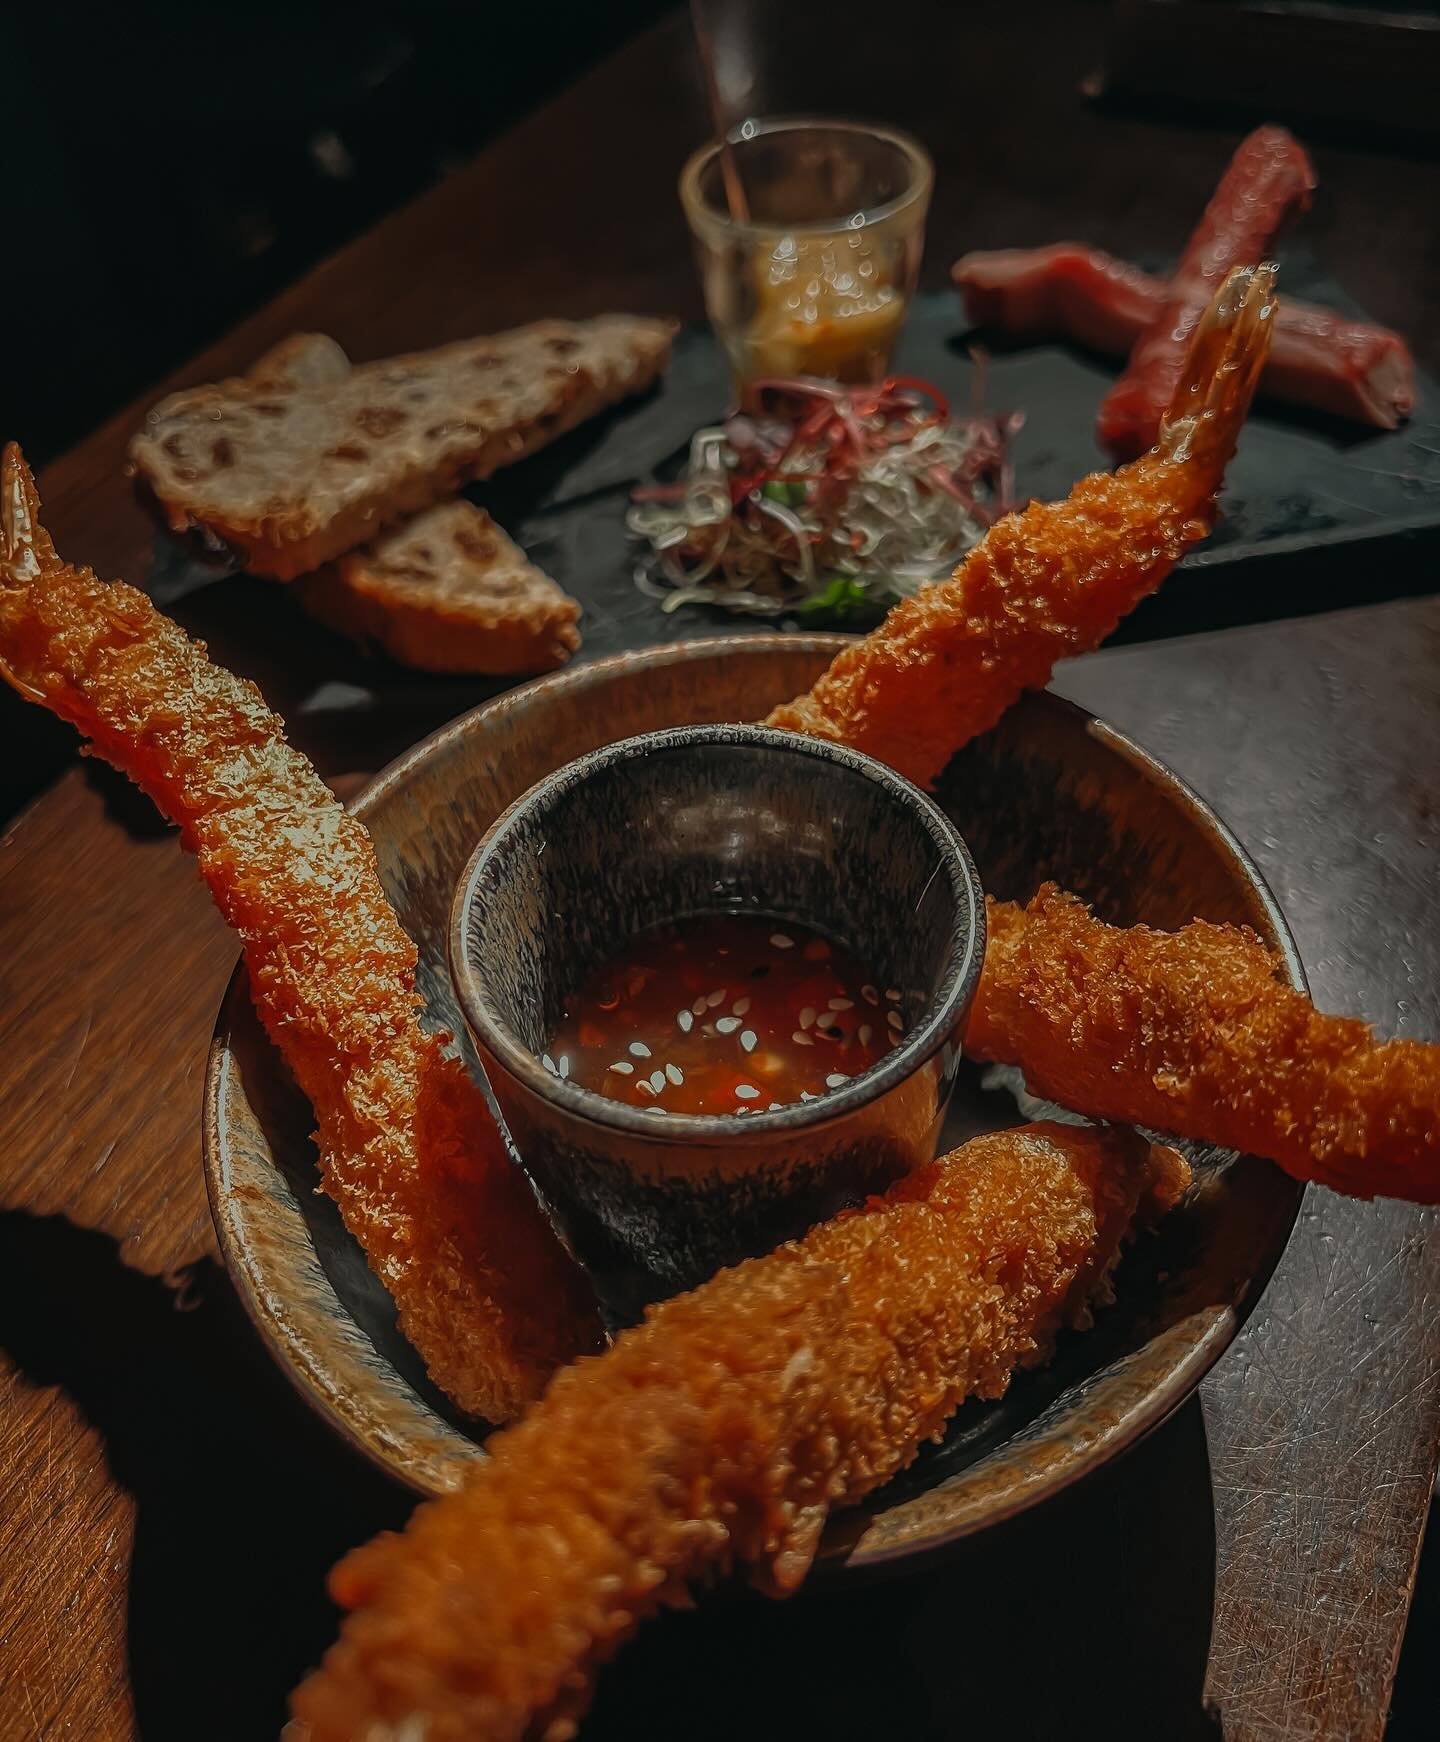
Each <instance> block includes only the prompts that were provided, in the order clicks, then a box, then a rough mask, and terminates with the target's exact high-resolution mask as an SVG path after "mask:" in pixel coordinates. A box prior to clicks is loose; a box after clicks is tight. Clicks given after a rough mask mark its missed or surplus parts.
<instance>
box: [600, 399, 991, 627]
mask: <svg viewBox="0 0 1440 1742" xmlns="http://www.w3.org/2000/svg"><path fill="white" fill-rule="evenodd" d="M750 396H751V401H752V403H753V404H754V405H755V406H756V407H757V409H756V410H755V411H753V412H749V413H745V414H741V415H738V416H735V417H732V418H730V419H729V420H728V421H727V422H725V423H724V424H721V425H717V426H715V427H713V428H710V429H702V430H697V431H696V433H695V435H694V437H693V438H692V440H691V443H690V455H689V461H688V463H687V465H686V467H685V469H684V471H683V472H682V473H681V475H680V477H679V478H677V479H676V480H675V481H674V482H673V483H664V484H647V485H643V486H642V487H640V488H639V489H637V490H635V491H633V492H632V495H631V507H630V510H629V514H628V517H627V520H628V524H629V527H630V530H631V532H632V533H634V534H635V535H636V536H637V537H638V538H640V539H641V540H643V541H644V543H645V544H646V545H647V546H648V549H647V550H646V551H645V552H644V554H643V556H642V557H641V560H640V562H639V564H638V565H637V567H636V571H635V580H636V584H637V585H638V586H639V587H640V588H641V590H642V591H644V592H646V593H649V594H650V595H651V596H652V597H655V598H659V599H661V600H662V601H663V608H664V609H665V610H666V611H673V610H676V609H677V608H678V607H679V606H681V605H684V604H689V603H692V602H699V603H703V604H707V605H719V606H721V607H723V608H724V609H726V610H730V611H739V612H745V613H749V614H752V615H757V616H779V615H782V614H785V613H789V614H792V615H794V616H797V617H801V618H804V619H806V620H808V621H812V622H813V621H820V620H830V621H843V622H855V621H859V620H862V619H866V618H875V617H879V616H880V615H881V614H882V613H883V612H884V611H886V610H888V609H889V607H890V606H891V605H892V604H893V603H894V602H895V600H896V599H898V598H902V597H904V596H905V595H906V594H908V593H913V592H915V591H916V589H917V588H918V587H919V586H921V585H922V584H923V583H924V582H926V581H930V580H934V579H936V578H937V577H939V576H942V575H946V574H948V573H949V572H950V570H951V569H953V568H954V566H955V564H956V563H957V562H958V561H959V560H960V558H961V557H962V556H964V554H965V552H966V551H967V550H969V549H970V547H971V546H972V545H973V544H975V543H976V542H977V541H978V540H979V539H980V538H981V537H982V536H983V535H984V533H985V531H986V529H987V527H989V526H991V525H993V524H994V522H995V521H996V520H997V519H998V518H999V517H1000V515H1002V514H1004V513H1006V512H1007V511H1008V510H1009V508H1010V507H1011V506H1012V505H1013V504H1012V495H1013V489H1014V474H1013V468H1012V466H1011V464H1010V461H1009V458H1008V446H1009V442H1010V439H1011V438H1012V437H1013V436H1014V435H1015V433H1016V432H1017V431H1018V430H1019V428H1020V427H1021V424H1022V422H1023V416H1022V414H1020V413H1018V412H1012V413H1009V414H1007V415H1005V416H998V417H997V416H990V415H987V414H985V413H983V412H979V411H976V412H973V413H971V414H970V415H968V416H958V417H952V415H951V411H950V407H949V405H948V403H947V402H946V400H945V397H944V395H943V394H941V393H940V392H939V391H938V389H936V388H935V387H932V386H931V385H930V384H929V383H928V382H926V381H919V380H916V379H914V378H913V377H911V376H903V375H896V376H891V377H890V378H889V379H888V380H886V381H883V382H882V383H881V384H880V385H879V386H878V387H837V386H835V385H833V384H832V383H830V382H825V381H814V380H810V379H808V378H805V377H797V378H795V379H793V380H767V381H759V382H755V383H753V384H752V385H751V388H750Z"/></svg>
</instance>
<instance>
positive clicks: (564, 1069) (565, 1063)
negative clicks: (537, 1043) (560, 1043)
mask: <svg viewBox="0 0 1440 1742" xmlns="http://www.w3.org/2000/svg"><path fill="white" fill-rule="evenodd" d="M569 1075H570V1054H569V1053H568V1052H562V1053H561V1054H560V1080H561V1082H562V1083H563V1082H564V1080H565V1079H566V1077H568V1076H569Z"/></svg>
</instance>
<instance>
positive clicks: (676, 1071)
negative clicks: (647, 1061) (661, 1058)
mask: <svg viewBox="0 0 1440 1742" xmlns="http://www.w3.org/2000/svg"><path fill="white" fill-rule="evenodd" d="M665 1075H666V1076H667V1077H669V1079H670V1081H671V1082H672V1083H674V1085H675V1087H676V1088H677V1089H678V1088H679V1087H680V1085H681V1083H683V1082H684V1081H685V1073H684V1071H682V1070H681V1069H680V1067H679V1065H666V1067H665Z"/></svg>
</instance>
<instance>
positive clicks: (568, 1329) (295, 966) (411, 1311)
mask: <svg viewBox="0 0 1440 1742" xmlns="http://www.w3.org/2000/svg"><path fill="white" fill-rule="evenodd" d="M0 492H3V494H0V532H3V536H0V673H3V675H4V676H5V677H6V678H8V679H9V681H10V682H11V683H12V684H13V685H14V687H15V688H16V689H17V690H19V692H20V693H21V694H22V695H24V696H26V697H28V698H29V699H30V700H31V701H35V702H39V703H40V704H41V705H42V706H44V707H47V708H49V709H51V710H52V712H54V713H56V714H59V715H60V716H61V717H62V718H63V719H66V720H69V721H70V722H71V723H72V724H73V725H75V726H76V727H78V728H79V730H80V731H81V732H82V733H83V734H84V735H85V736H86V737H87V738H88V739H89V740H90V741H91V743H92V745H93V747H94V749H95V750H96V751H97V752H98V753H99V754H100V755H101V756H103V757H104V758H105V759H106V760H107V761H108V762H113V763H114V764H115V766H116V767H117V768H119V769H120V770H122V772H124V773H125V774H127V775H129V776H130V778H131V779H132V780H133V781H135V782H136V784H137V785H138V786H140V787H141V788H143V790H144V791H145V792H146V793H148V794H149V796H150V797H151V798H152V799H153V800H154V801H155V803H156V804H157V805H158V806H159V807H160V809H161V810H162V811H163V812H164V813H165V814H166V815H167V816H168V817H170V818H171V819H172V820H173V821H174V822H176V823H178V824H179V826H180V830H181V838H182V840H183V841H184V844H185V846H186V847H187V848H189V849H190V851H191V852H193V853H194V854H195V855H196V857H197V858H198V860H199V864H200V871H201V874H202V876H203V877H204V879H205V881H206V883H207V884H208V885H209V887H210V892H211V894H212V895H213V896H214V898H215V901H216V904H217V905H218V906H219V908H220V911H221V913H222V914H223V915H224V916H225V919H226V920H227V921H228V923H229V924H230V925H232V926H233V927H234V928H235V930H236V931H237V932H239V934H240V936H241V938H242V939H243V940H244V944H245V960H246V963H247V966H248V967H249V970H250V985H251V991H252V993H253V995H254V1000H255V1007H256V1009H257V1010H258V1011H259V1014H260V1018H261V1021H262V1022H263V1023H264V1025H265V1028H266V1031H267V1032H268V1033H269V1035H270V1036H271V1038H272V1040H274V1042H275V1044H276V1045H277V1046H278V1047H279V1048H280V1050H281V1052H282V1053H283V1054H284V1056H285V1058H286V1060H287V1061H288V1063H289V1065H290V1067H291V1069H292V1071H293V1072H294V1075H295V1078H296V1081H297V1082H298V1083H299V1085H300V1087H301V1088H302V1089H303V1090H304V1092H305V1093H306V1094H307V1095H308V1096H309V1097H310V1100H311V1103H312V1104H313V1106H314V1109H315V1116H316V1120H317V1122H318V1124H319V1133H318V1140H319V1146H320V1158H321V1177H322V1180H323V1182H324V1186H325V1189H326V1191H327V1192H329V1194H330V1195H331V1196H332V1197H333V1198H334V1199H335V1201H336V1203H337V1204H338V1205H339V1206H340V1212H341V1215H342V1216H343V1217H344V1220H345V1225H346V1227H347V1228H348V1229H349V1230H350V1232H351V1233H352V1234H353V1235H354V1236H355V1238H356V1239H357V1240H358V1241H359V1242H360V1244H361V1246H362V1247H363V1248H364V1250H365V1254H366V1257H367V1258H368V1259H369V1261H370V1264H371V1267H372V1268H373V1269H374V1270H375V1272H376V1274H377V1275H378V1276H379V1277H380V1278H381V1279H382V1281H383V1282H384V1283H385V1285H386V1287H387V1288H388V1289H389V1290H390V1293H391V1294H392V1295H393V1297H394V1299H395V1303H396V1306H397V1307H398V1309H399V1314H400V1322H401V1325H402V1326H403V1328H404V1330H405V1334H406V1335H407V1336H408V1337H409V1338H410V1341H411V1342H412V1343H413V1344H414V1345H415V1347H416V1348H417V1349H418V1350H419V1352H420V1354H421V1356H422V1357H423V1358H424V1360H425V1363H426V1365H427V1367H428V1368H429V1369H430V1372H431V1374H432V1376H433V1377H434V1379H435V1381H436V1383H437V1384H438V1385H440V1386H441V1387H442V1388H443V1389H444V1390H445V1391H447V1392H448V1393H449V1394H450V1396H451V1397H453V1398H454V1399H455V1401H456V1402H457V1403H458V1404H459V1405H460V1406H461V1408H463V1409H466V1410H469V1411H471V1412H472V1413H473V1414H476V1415H479V1416H483V1417H485V1418H486V1419H488V1420H491V1421H505V1420H508V1419H509V1418H510V1417H512V1416H514V1415H516V1414H517V1413H518V1412H519V1411H520V1409H522V1408H523V1407H524V1405H525V1404H526V1403H528V1402H529V1401H530V1400H531V1399H532V1398H533V1397H535V1396H537V1395H538V1394H539V1392H540V1391H541V1389H542V1388H543V1386H544V1384H545V1382H546V1380H547V1379H548V1378H549V1376H550V1374H551V1372H552V1371H553V1369H554V1368H555V1366H556V1365H557V1364H558V1363H560V1362H562V1361H565V1360H568V1359H569V1358H570V1357H571V1356H573V1355H575V1354H577V1353H580V1352H582V1351H585V1350H588V1349H593V1348H594V1347H596V1346H597V1343H598V1340H599V1329H598V1323H597V1321H596V1318H595V1315H594V1310H593V1307H592V1305H591V1303H590V1297H589V1291H588V1287H587V1285H586V1284H585V1283H584V1281H583V1279H582V1278H581V1276H580V1273H579V1271H578V1270H577V1269H576V1267H575V1266H574V1265H573V1264H572V1263H571V1262H570V1260H569V1259H568V1258H567V1257H566V1256H565V1254H564V1253H563V1251H562V1250H561V1248H560V1246H559V1243H558V1242H557V1241H556V1239H555V1236H554V1235H553V1233H552V1232H551V1230H550V1228H549V1226H548V1225H547V1224H546V1222H545V1220H544V1218H543V1216H542V1215H541V1212H540V1210H539V1209H538V1208H537V1206H536V1204H535V1200H534V1198H533V1197H532V1195H531V1193H530V1190H529V1187H528V1185H527V1184H526V1182H525V1180H524V1178H523V1176H522V1175H521V1174H520V1172H519V1170H518V1169H517V1168H515V1167H513V1166H512V1165H510V1163H509V1161H508V1158H507V1157H506V1155H505V1152H504V1149H503V1147H502V1145H501V1141H500V1137H499V1133H498V1132H497V1130H496V1128H495V1125H494V1122H493V1120H492V1119H491V1117H490V1114H489V1110H488V1109H487V1107H486V1105H485V1101H484V1098H483V1096H482V1095H481V1093H480V1091H479V1090H478V1089H477V1088H476V1087H475V1085H474V1084H473V1083H472V1082H471V1080H470V1078H469V1076H468V1074H467V1073H466V1070H465V1067H464V1066H463V1065H462V1064H461V1063H460V1062H459V1061H458V1060H456V1059H453V1058H447V1057H446V1056H445V1055H444V1053H443V1052H442V1050H441V1038H440V1037H438V1036H436V1035H432V1034H426V1033H424V1032H423V1031H422V1030H421V1028H420V1025H419V1022H418V1020H417V1015H416V1011H417V1006H418V1004H419V1002H420V1000H419V998H418V996H417V994H416V991H415V962H416V955H415V946H414V945H413V944H412V943H411V941H410V939H409V938H408V937H406V935H405V933H404V932H403V931H402V930H401V927H400V923H399V921H398V920H397V919H396V917H395V913H394V910H393V909H392V908H391V906H390V904H389V902H388V901H387V900H386V898H385V892H384V890H383V889H382V888H381V885H380V878H379V874H378V872H377V870H376V866H375V854H374V849H373V848H372V846H371V843H370V837H369V836H368V835H367V834H366V832H365V829H364V827H363V825H362V824H361V823H360V822H359V821H357V820H356V819H355V818H354V817H352V816H350V815H349V814H348V813H347V812H346V811H345V810H344V809H343V808H342V807H341V805H340V804H339V802H338V800H337V799H336V798H335V796H334V795H333V794H332V793H331V792H330V790H329V789H328V788H327V787H326V786H325V785H324V783H323V782H322V781H321V779H320V777H319V775H317V774H316V772H315V770H314V769H313V768H312V767H311V766H310V764H309V763H308V762H307V761H306V760H305V758H304V757H303V756H301V755H300V753H299V752H298V751H296V750H293V749H292V748H291V747H290V746H289V745H288V744H287V743H286V742H285V738H284V729H283V727H282V725H281V722H280V721H279V719H277V717H276V716H275V715H274V714H273V713H271V712H270V710H269V709H268V708H267V707H266V706H265V703H264V700H263V699H262V697H261V695H260V692H259V691H258V690H257V689H256V688H255V686H254V685H253V684H249V683H245V682H243V681H242V680H241V679H239V678H236V677H234V676H233V675H232V674H231V673H230V672H228V671H225V670H223V669H222V668H221V667H219V666H215V665H212V664H211V663H210V661H209V660H208V659H207V658H206V655H205V649H204V647H203V646H201V645H200V644H198V643H196V642H193V641H191V640H189V639H188V638H187V636H186V635H185V633H184V631H183V630H181V629H180V627H179V626H178V625H177V624H175V623H173V622H171V621H170V619H169V618H167V617H164V616H162V615H161V614H160V613H159V612H158V611H157V610H156V609H155V607H154V606H153V605H152V604H151V602H150V601H149V599H147V598H146V597H145V595H144V594H143V593H139V592H136V591H135V589H134V588H132V587H127V586H125V585H123V584H120V583H117V584H114V585H107V584H105V583H104V582H101V581H98V580H96V578H95V576H94V575H93V574H92V573H91V572H90V571H89V570H88V569H75V568H71V567H70V566H69V565H68V564H66V563H64V562H62V561H61V559H60V558H59V557H58V556H57V555H56V553H55V548H54V546H53V544H52V543H51V541H50V538H49V535H48V534H47V533H46V532H45V530H44V528H43V527H42V526H41V524H40V518H39V514H40V503H39V498H38V497H37V495H36V493H35V487H34V481H33V480H32V478H31V476H30V472H29V469H28V467H27V466H26V465H25V462H24V460H23V458H22V457H21V454H20V450H19V449H18V448H17V447H15V446H14V445H13V444H12V445H11V446H9V447H7V448H6V450H5V454H4V459H3V463H0Z"/></svg>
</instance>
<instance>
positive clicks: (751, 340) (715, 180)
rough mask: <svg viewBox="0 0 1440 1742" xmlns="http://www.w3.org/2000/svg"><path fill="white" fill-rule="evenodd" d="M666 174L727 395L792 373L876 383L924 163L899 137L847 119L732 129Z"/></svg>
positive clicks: (929, 169)
mask: <svg viewBox="0 0 1440 1742" xmlns="http://www.w3.org/2000/svg"><path fill="white" fill-rule="evenodd" d="M729 144H730V148H731V150H732V152H733V153H734V161H735V167H736V171H737V174H738V177H739V180H740V183H741V186H742V188H743V191H744V197H745V202H746V206H747V213H746V216H745V217H744V218H740V219H737V218H736V216H735V215H734V214H733V213H732V212H731V210H730V207H729V205H728V204H727V201H726V194H725V182H724V176H723V173H722V162H721V148H720V145H719V143H718V142H715V143H712V144H710V145H707V146H705V147H703V148H702V149H701V150H699V151H697V152H696V153H695V154H694V156H693V157H691V159H690V160H689V162H688V163H687V164H686V165H685V168H684V170H683V172H682V174H681V177H680V198H681V202H682V204H683V205H684V208H685V214H686V217H687V218H688V220H689V223H690V229H691V231H692V233H693V236H694V241H695V254H696V260H697V263H698V266H699V269H700V276H701V281H702V283H703V286H704V291H705V306H706V309H707V310H708V312H709V315H710V321H711V324H712V325H713V326H714V328H715V332H716V334H717V336H718V337H719V339H720V342H721V344H722V345H723V346H724V347H725V351H726V353H727V355H728V357H729V359H730V364H731V368H732V369H733V371H734V375H735V382H736V388H737V393H738V396H739V399H740V402H741V403H742V404H745V403H746V402H747V389H748V388H749V386H750V385H751V384H752V383H753V382H756V381H758V380H762V379H766V378H773V377H777V376H778V377H788V376H794V375H809V376H816V377H819V378H821V379H823V380H831V381H838V382H846V383H851V384H856V383H867V382H876V381H879V380H881V379H882V378H883V377H884V375H885V372H886V370H887V369H888V367H889V363H890V357H891V353H892V352H893V350H894V347H895V341H896V339H897V338H898V336H899V333H900V328H901V326H902V325H903V324H904V320H905V313H906V310H907V308H908V306H909V303H910V298H911V296H912V295H913V294H914V290H915V281H916V277H917V274H918V272H919V268H920V255H921V251H922V248H923V246H924V238H925V215H926V211H927V209H928V207H929V204H930V189H931V186H932V184H933V181H934V166H933V165H932V163H931V161H930V158H929V156H928V155H927V154H926V152H925V151H924V149H923V148H922V147H921V146H920V145H919V144H918V143H917V142H916V141H915V140H914V139H912V138H910V137H909V135H907V134H905V133H901V132H898V131H896V130H894V129H892V128H886V127H876V126H871V125H869V124H867V123H864V122H859V121H827V120H819V119H813V118H803V117H802V118H794V119H776V120H759V121H745V122H743V123H742V124H741V125H740V126H738V127H736V128H735V129H733V130H732V132H731V133H730V135H729Z"/></svg>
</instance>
